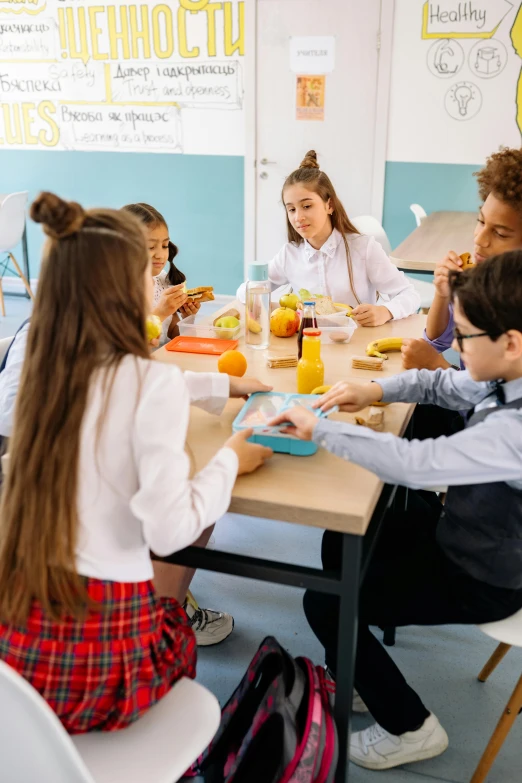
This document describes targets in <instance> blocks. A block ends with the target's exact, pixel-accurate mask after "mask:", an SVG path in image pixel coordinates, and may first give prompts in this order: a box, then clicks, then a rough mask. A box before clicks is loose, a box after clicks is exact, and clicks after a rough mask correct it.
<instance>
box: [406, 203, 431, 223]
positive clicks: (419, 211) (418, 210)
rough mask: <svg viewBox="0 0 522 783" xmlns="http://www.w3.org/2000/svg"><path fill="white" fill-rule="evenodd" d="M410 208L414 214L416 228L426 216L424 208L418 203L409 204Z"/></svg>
mask: <svg viewBox="0 0 522 783" xmlns="http://www.w3.org/2000/svg"><path fill="white" fill-rule="evenodd" d="M410 209H411V211H412V212H413V214H414V215H415V222H416V223H417V228H418V227H419V226H420V224H421V223H422V221H423V220H424V218H426V217H428V216H427V214H426V210H425V209H424V208H423V207H421V205H420V204H410Z"/></svg>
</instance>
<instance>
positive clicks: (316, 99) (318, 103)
mask: <svg viewBox="0 0 522 783" xmlns="http://www.w3.org/2000/svg"><path fill="white" fill-rule="evenodd" d="M325 85H326V76H297V78H296V86H295V103H296V119H297V120H315V121H320V122H323V121H324V93H325Z"/></svg>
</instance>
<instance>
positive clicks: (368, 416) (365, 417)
mask: <svg viewBox="0 0 522 783" xmlns="http://www.w3.org/2000/svg"><path fill="white" fill-rule="evenodd" d="M355 422H356V423H357V424H360V425H361V426H363V427H369V428H370V429H371V430H377V431H378V432H382V430H383V429H384V411H383V409H382V408H377V407H376V406H375V405H371V406H370V407H369V408H368V409H367V411H366V412H364V411H362V412H361V413H360V414H359V415H358V416H356V417H355Z"/></svg>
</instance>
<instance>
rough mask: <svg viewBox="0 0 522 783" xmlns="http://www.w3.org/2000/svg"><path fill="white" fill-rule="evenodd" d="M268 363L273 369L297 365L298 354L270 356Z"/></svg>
mask: <svg viewBox="0 0 522 783" xmlns="http://www.w3.org/2000/svg"><path fill="white" fill-rule="evenodd" d="M266 363H267V365H268V367H270V368H271V369H279V368H282V367H297V356H296V355H295V354H286V355H285V356H273V355H272V356H270V355H269V356H268V357H267V360H266Z"/></svg>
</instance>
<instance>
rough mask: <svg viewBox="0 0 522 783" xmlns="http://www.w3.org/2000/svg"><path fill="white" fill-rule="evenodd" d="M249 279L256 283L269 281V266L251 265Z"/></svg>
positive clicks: (249, 266)
mask: <svg viewBox="0 0 522 783" xmlns="http://www.w3.org/2000/svg"><path fill="white" fill-rule="evenodd" d="M248 279H249V280H252V281H254V282H260V281H262V280H268V264H249V265H248Z"/></svg>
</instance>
